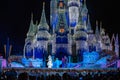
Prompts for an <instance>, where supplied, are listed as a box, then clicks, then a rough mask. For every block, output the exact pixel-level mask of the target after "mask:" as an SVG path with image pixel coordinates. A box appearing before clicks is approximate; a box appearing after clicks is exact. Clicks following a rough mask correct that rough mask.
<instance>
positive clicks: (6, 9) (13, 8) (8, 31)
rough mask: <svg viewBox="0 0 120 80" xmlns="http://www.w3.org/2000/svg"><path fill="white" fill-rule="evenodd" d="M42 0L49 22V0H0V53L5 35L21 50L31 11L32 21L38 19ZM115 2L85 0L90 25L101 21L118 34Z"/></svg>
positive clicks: (14, 46) (16, 48)
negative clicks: (44, 2)
mask: <svg viewBox="0 0 120 80" xmlns="http://www.w3.org/2000/svg"><path fill="white" fill-rule="evenodd" d="M43 1H46V6H45V8H46V10H45V11H46V16H47V21H48V23H49V22H50V21H49V14H50V8H49V7H50V4H49V2H50V1H49V0H0V53H2V52H3V44H5V43H6V39H7V37H9V38H10V43H11V44H12V45H13V50H16V51H20V52H22V51H23V46H24V42H25V38H26V33H27V31H28V29H29V23H30V17H31V12H33V14H34V22H35V21H36V20H38V21H39V20H40V17H41V10H42V6H41V5H42V2H43ZM117 3H118V2H115V1H113V0H87V7H88V10H89V14H90V20H91V24H92V26H93V27H95V21H96V20H98V21H102V22H103V27H104V28H105V29H106V32H107V33H110V34H112V33H119V34H120V32H119V29H118V27H119V23H120V22H119V17H118V15H119V13H118V11H119V7H118V5H117ZM16 46H17V47H16Z"/></svg>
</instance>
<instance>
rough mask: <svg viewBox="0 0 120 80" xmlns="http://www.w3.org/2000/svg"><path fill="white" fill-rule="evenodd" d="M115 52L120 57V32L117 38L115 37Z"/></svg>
mask: <svg viewBox="0 0 120 80" xmlns="http://www.w3.org/2000/svg"><path fill="white" fill-rule="evenodd" d="M114 45H115V53H116V56H117V57H119V40H118V34H116V38H115V44H114Z"/></svg>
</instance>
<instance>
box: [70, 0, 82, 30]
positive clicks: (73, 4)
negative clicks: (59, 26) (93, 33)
mask: <svg viewBox="0 0 120 80" xmlns="http://www.w3.org/2000/svg"><path fill="white" fill-rule="evenodd" d="M68 12H69V24H70V25H69V26H70V27H71V28H72V27H73V28H74V27H75V25H76V24H77V23H78V17H79V12H80V1H79V0H68Z"/></svg>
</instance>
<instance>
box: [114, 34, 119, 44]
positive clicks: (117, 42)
mask: <svg viewBox="0 0 120 80" xmlns="http://www.w3.org/2000/svg"><path fill="white" fill-rule="evenodd" d="M115 44H116V45H119V40H118V34H116V37H115Z"/></svg>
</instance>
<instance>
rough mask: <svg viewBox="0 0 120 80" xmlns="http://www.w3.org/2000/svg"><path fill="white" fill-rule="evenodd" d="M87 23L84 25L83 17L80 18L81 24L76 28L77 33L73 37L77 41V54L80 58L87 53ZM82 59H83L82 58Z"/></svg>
mask: <svg viewBox="0 0 120 80" xmlns="http://www.w3.org/2000/svg"><path fill="white" fill-rule="evenodd" d="M85 24H86V22H84V23H83V21H82V17H81V15H80V16H79V22H78V24H77V26H76V32H75V34H74V35H73V37H74V39H75V40H76V51H77V54H78V55H79V56H80V55H81V56H82V55H83V52H85V51H87V49H88V46H87V38H88V35H87V32H86V25H85ZM81 59H82V58H81Z"/></svg>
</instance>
